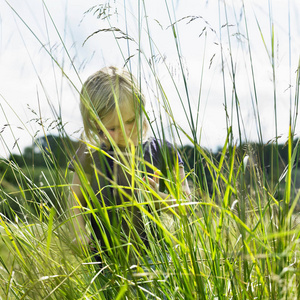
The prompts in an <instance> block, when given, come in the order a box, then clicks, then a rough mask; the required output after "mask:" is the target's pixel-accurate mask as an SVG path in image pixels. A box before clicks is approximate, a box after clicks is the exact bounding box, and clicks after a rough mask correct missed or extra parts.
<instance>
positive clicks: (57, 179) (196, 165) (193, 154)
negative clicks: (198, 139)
mask: <svg viewBox="0 0 300 300" xmlns="http://www.w3.org/2000/svg"><path fill="white" fill-rule="evenodd" d="M293 146H294V147H296V146H297V140H295V141H294V145H293ZM77 147H78V142H75V141H73V140H70V139H69V138H68V137H62V136H52V135H48V136H45V137H41V138H39V139H37V140H36V141H35V143H34V144H33V145H32V146H29V147H26V148H25V149H24V151H23V153H22V154H20V155H18V154H11V155H10V157H9V158H8V159H0V213H1V214H2V215H4V216H6V217H7V218H9V219H14V218H15V217H16V215H17V216H19V217H20V218H24V217H25V218H26V209H25V211H24V208H22V207H20V203H22V201H20V200H23V202H24V201H26V202H27V204H28V205H27V206H26V207H27V208H28V207H29V209H30V210H31V213H32V212H33V213H35V211H38V210H37V206H40V205H44V206H46V207H52V206H55V207H56V208H57V209H63V207H62V206H63V203H64V201H65V200H66V199H65V198H66V196H67V193H66V188H64V186H65V183H66V182H70V178H69V177H70V174H69V172H68V171H67V169H68V168H67V167H68V162H69V161H70V158H71V157H72V156H73V155H74V153H75V151H76V149H77ZM178 150H179V152H180V153H181V155H182V157H183V159H184V161H185V168H186V172H191V173H193V175H194V178H198V179H201V180H202V182H205V184H204V183H202V188H203V190H205V185H206V186H207V189H208V191H206V192H208V193H212V192H213V188H214V187H213V185H214V184H213V176H214V174H213V173H212V170H211V169H210V168H209V165H208V164H207V162H206V161H205V160H204V159H203V158H202V159H201V157H200V155H199V153H197V150H195V148H194V147H193V146H191V145H185V146H183V147H180V148H179V149H178ZM229 151H230V148H229V149H227V152H229ZM298 152H299V151H298ZM206 153H207V155H208V156H209V157H210V159H211V160H212V161H214V163H218V162H219V160H220V157H221V153H222V149H218V150H217V151H215V152H209V151H206ZM226 155H227V153H226V154H225V156H226ZM245 155H248V156H249V158H250V160H251V163H252V165H253V164H254V165H255V167H256V168H257V169H260V170H262V171H263V172H262V173H263V174H265V176H266V177H267V178H266V180H267V181H268V183H269V184H272V182H274V183H276V182H278V181H279V178H280V175H281V174H282V173H283V172H284V169H285V167H286V165H287V161H288V147H287V145H285V144H280V145H276V144H275V143H268V144H264V145H262V144H258V143H251V144H244V145H240V146H238V147H237V149H236V156H237V161H238V160H239V161H241V160H242V159H243V158H244V157H245ZM298 156H299V153H298V155H297V159H296V161H297V162H298V161H299V157H298ZM225 160H226V157H225ZM297 169H298V163H296V164H295V166H294V170H295V176H294V189H295V191H297V189H298V188H300V179H298V177H299V176H297ZM20 171H21V172H22V174H24V175H25V176H19V174H20V173H19V172H20ZM203 177H204V178H203ZM191 184H192V183H191ZM274 185H275V184H274ZM20 187H22V189H20ZM20 190H22V191H24V190H25V193H21V192H20ZM41 193H42V194H41ZM277 197H278V198H280V197H282V195H280V194H278V193H277ZM45 199H46V200H47V201H46V202H45ZM57 199H61V201H58V200H57ZM17 200H18V201H17Z"/></svg>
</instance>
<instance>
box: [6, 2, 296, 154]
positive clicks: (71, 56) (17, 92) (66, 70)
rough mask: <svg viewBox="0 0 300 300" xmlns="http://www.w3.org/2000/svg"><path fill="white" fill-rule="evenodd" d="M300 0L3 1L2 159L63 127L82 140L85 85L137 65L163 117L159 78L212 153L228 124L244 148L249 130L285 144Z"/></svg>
mask: <svg viewBox="0 0 300 300" xmlns="http://www.w3.org/2000/svg"><path fill="white" fill-rule="evenodd" d="M297 1H298V0H284V1H282V0H273V1H268V0H263V1H261V0H247V1H245V3H244V6H243V1H241V0H231V1H226V0H222V1H221V0H213V1H205V0H185V1H183V0H181V1H180V0H173V1H171V0H166V1H162V0H145V1H144V2H143V1H139V0H126V1H124V0H122V1H117V0H111V1H93V0H90V1H81V0H61V1H52V0H44V1H41V0H22V1H20V0H10V1H5V0H0V133H1V136H0V157H8V156H9V154H10V153H11V152H14V153H15V152H18V151H23V149H24V147H26V146H30V145H31V144H32V142H33V140H34V139H35V138H36V137H38V136H41V135H44V134H49V133H53V134H55V133H56V132H57V128H62V126H63V129H64V130H65V131H66V132H67V134H68V135H70V136H71V137H72V138H73V139H78V138H79V136H80V132H81V130H82V120H81V116H80V112H79V93H78V91H79V90H80V88H81V85H82V82H84V81H85V80H86V79H87V77H88V76H89V75H91V74H92V73H94V72H95V71H97V70H99V69H100V68H102V67H104V66H107V65H115V66H118V67H122V66H123V65H124V63H125V61H126V59H127V58H129V57H130V60H129V61H128V62H127V64H126V67H129V68H130V69H131V71H132V73H133V74H134V75H135V76H137V77H138V79H141V82H142V88H143V91H144V94H145V95H146V97H147V99H148V106H147V111H149V115H150V116H151V118H152V120H155V115H157V114H156V113H155V112H156V111H157V110H158V109H159V107H160V108H161V109H162V110H163V107H164V103H163V97H162V96H161V94H160V93H159V92H158V90H157V81H156V79H157V78H159V80H160V82H161V85H162V86H163V89H164V92H165V95H166V97H167V98H168V101H169V104H170V106H171V109H172V113H173V115H174V119H175V121H176V123H177V124H179V126H180V127H182V129H183V130H184V131H186V132H188V133H189V134H190V129H189V128H190V127H189V122H190V119H191V117H190V114H191V115H192V116H193V120H194V123H195V126H197V136H198V141H199V143H200V145H201V146H203V147H205V148H208V149H212V150H215V149H217V148H218V147H221V146H222V145H223V144H224V142H225V138H226V134H227V127H228V126H229V125H228V124H230V125H232V128H233V133H234V137H235V139H236V140H237V141H238V140H239V126H240V128H241V135H242V139H243V141H258V140H259V139H260V138H261V139H262V140H263V141H264V142H265V143H267V142H268V141H269V140H274V138H275V137H276V136H281V137H282V138H281V139H280V141H281V142H285V141H286V139H287V135H288V129H289V124H290V115H291V114H292V115H293V114H294V113H295V112H296V109H297V108H298V105H297V104H294V102H295V98H296V95H297V92H296V91H297V69H298V63H299V49H300V45H299V43H300V24H299V17H298V16H299V14H300V5H299V4H298V3H297ZM166 3H167V4H168V5H166ZM124 5H125V7H124ZM168 8H169V11H168ZM107 15H109V17H107ZM105 16H106V18H105ZM245 20H246V22H245ZM170 24H174V29H175V30H176V37H177V42H178V43H179V44H178V49H179V51H180V58H181V65H180V63H179V59H178V52H177V51H176V49H177V48H176V47H177V46H176V43H175V39H174V34H173V30H172V26H170ZM110 28H118V29H120V30H121V31H119V32H115V34H116V37H117V39H115V38H114V36H113V32H112V31H111V30H110ZM139 29H141V30H139ZM99 30H100V31H99ZM126 32H127V33H128V36H129V37H130V39H128V38H127V39H125V38H124V37H125V34H124V33H126ZM93 33H95V34H93ZM149 33H150V37H151V40H150V39H149ZM272 36H273V44H274V46H273V49H274V60H272V46H271V45H272ZM138 49H139V50H138ZM150 63H151V64H150ZM272 64H273V65H274V69H272ZM153 66H155V71H156V74H157V77H156V78H155V76H153V73H152V72H151V67H153ZM181 70H183V71H181ZM273 70H275V71H274V72H273ZM181 72H183V73H184V74H185V76H186V82H184V81H183V79H182V76H181V74H182V73H181ZM253 74H254V75H253ZM139 75H141V77H139ZM253 78H254V80H253ZM233 82H234V85H235V90H236V94H233V93H232V91H233ZM274 82H275V84H274ZM179 95H180V96H179ZM234 97H236V98H237V99H238V102H237V101H235V102H234V103H233V102H232V99H233V98H234ZM187 99H189V103H190V105H191V109H190V110H189V106H188V100H187ZM274 99H276V101H274ZM159 103H160V104H159ZM232 103H233V104H232ZM236 103H238V105H237V106H236ZM274 105H276V112H277V113H276V114H275V109H274ZM153 110H154V113H153ZM237 110H238V113H239V114H240V115H239V118H238V119H237V118H236V114H237ZM185 112H186V113H185ZM163 115H164V116H165V115H166V114H164V113H163ZM226 116H228V118H226ZM58 120H60V121H61V122H59V121H58ZM228 120H229V121H228ZM238 120H239V121H240V124H239V123H238ZM275 124H277V125H276V126H275ZM165 126H166V127H168V123H167V122H166V125H165ZM259 130H260V131H259ZM298 132H299V126H296V128H295V134H296V137H298V136H297V135H298ZM181 139H182V142H183V143H184V144H185V143H188V140H187V139H186V138H185V137H184V135H181Z"/></svg>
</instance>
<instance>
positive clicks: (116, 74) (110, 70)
mask: <svg viewBox="0 0 300 300" xmlns="http://www.w3.org/2000/svg"><path fill="white" fill-rule="evenodd" d="M116 101H117V102H118V106H119V107H120V106H122V105H124V104H125V105H127V104H129V103H132V104H133V107H134V110H135V111H136V113H137V114H138V115H139V118H141V119H140V120H141V123H140V124H142V126H141V127H142V132H141V133H140V134H141V135H142V136H144V135H145V134H146V131H147V129H148V125H147V120H146V118H145V115H144V107H145V104H146V103H145V97H144V96H143V94H142V93H141V91H140V89H139V88H138V85H137V81H136V79H135V78H134V76H133V75H132V74H131V73H130V72H128V71H126V70H124V69H119V68H116V67H105V68H103V69H101V70H99V71H97V72H96V73H94V74H93V75H91V76H90V77H89V78H88V79H87V80H86V81H85V83H84V84H83V86H82V89H81V93H80V111H81V115H82V119H83V126H84V133H85V136H86V138H87V139H88V140H89V141H90V142H92V143H96V144H98V143H99V142H100V144H101V143H103V142H104V135H103V133H102V132H101V130H100V131H99V126H98V124H99V120H100V121H101V120H102V119H103V118H104V117H105V116H106V115H107V114H109V113H111V112H112V111H114V110H115V109H116ZM137 120H138V118H137ZM137 123H138V122H137ZM137 125H139V124H137Z"/></svg>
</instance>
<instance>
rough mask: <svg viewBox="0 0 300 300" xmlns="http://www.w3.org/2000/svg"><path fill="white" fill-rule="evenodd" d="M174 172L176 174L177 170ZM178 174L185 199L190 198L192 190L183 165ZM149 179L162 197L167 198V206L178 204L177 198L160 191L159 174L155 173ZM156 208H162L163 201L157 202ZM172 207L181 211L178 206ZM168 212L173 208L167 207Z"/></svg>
mask: <svg viewBox="0 0 300 300" xmlns="http://www.w3.org/2000/svg"><path fill="white" fill-rule="evenodd" d="M174 174H175V170H174ZM178 175H179V180H180V182H181V191H182V194H183V195H184V199H185V200H190V198H191V196H190V195H191V191H190V188H189V185H188V182H187V179H186V178H185V177H186V176H185V171H184V167H183V166H179V174H178ZM148 181H149V184H150V186H151V188H152V189H153V190H154V191H155V192H156V193H157V194H158V195H159V196H160V197H161V199H163V200H165V205H166V206H171V205H174V204H178V200H177V199H172V198H170V195H169V194H166V193H162V192H160V191H159V177H158V176H157V174H154V176H153V178H148ZM155 208H156V209H161V203H160V202H155ZM172 209H174V210H175V212H176V213H180V210H179V207H178V206H175V207H172ZM166 212H167V213H171V210H169V209H167V210H166Z"/></svg>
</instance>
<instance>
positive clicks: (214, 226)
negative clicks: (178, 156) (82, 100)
mask: <svg viewBox="0 0 300 300" xmlns="http://www.w3.org/2000/svg"><path fill="white" fill-rule="evenodd" d="M126 3H127V2H125V1H124V4H123V5H124V15H122V16H120V17H122V18H124V24H125V25H124V27H120V28H119V27H116V26H115V23H114V22H115V19H114V14H113V15H112V16H111V13H112V10H109V9H108V6H107V5H108V4H109V2H108V4H106V5H99V6H95V7H93V8H91V9H90V10H89V11H88V12H86V13H87V14H94V15H95V17H96V16H98V18H100V19H101V20H102V22H106V23H101V24H106V25H105V26H106V27H105V26H104V25H103V27H101V28H100V29H99V31H97V32H92V33H91V35H90V36H89V37H87V41H88V40H90V39H93V38H96V37H97V35H101V34H112V35H113V36H114V38H115V42H116V45H117V46H118V47H119V49H120V55H121V56H122V57H123V59H124V65H125V67H126V68H128V69H129V70H131V71H132V72H133V73H134V74H135V75H136V74H137V78H138V79H139V82H140V84H141V87H145V89H146V91H150V92H148V93H149V94H151V95H152V99H153V100H152V101H151V108H153V111H154V113H152V112H148V111H149V110H146V111H145V113H146V116H147V118H148V120H149V123H150V128H151V134H152V135H155V136H157V137H158V138H160V139H169V140H171V141H172V142H177V144H178V145H179V146H182V144H181V143H184V142H182V141H188V142H189V144H190V145H192V146H193V148H194V150H195V151H193V152H192V153H188V152H184V151H183V152H182V156H183V159H184V161H185V167H186V174H187V179H188V181H189V183H190V186H191V190H192V195H191V198H187V197H186V195H184V193H182V188H181V183H180V182H179V180H178V176H177V175H178V174H177V175H176V174H175V176H174V175H173V174H171V172H170V174H169V177H168V178H167V179H168V180H165V181H166V186H167V189H168V191H169V193H170V195H171V197H172V198H174V199H176V200H177V202H176V204H174V207H173V208H171V209H169V210H170V211H171V214H168V215H167V214H164V213H161V212H160V211H157V210H156V209H155V208H154V207H153V202H154V201H161V203H162V208H163V207H164V205H163V202H164V201H163V200H162V199H160V198H159V197H157V196H158V195H156V193H155V191H154V190H153V189H151V186H150V185H149V184H148V183H147V181H144V180H143V176H144V175H145V173H144V170H143V169H139V168H137V160H136V159H135V157H136V153H135V151H138V149H135V148H130V149H131V152H130V153H129V154H130V155H129V159H126V157H124V155H123V154H122V153H118V154H119V156H118V159H117V160H116V164H117V165H118V167H119V168H120V170H121V172H124V174H125V177H126V176H128V178H129V180H130V183H129V184H128V186H129V187H128V186H126V185H125V186H124V185H122V186H121V185H119V184H118V182H116V181H114V180H113V181H112V182H111V185H112V186H113V187H114V188H115V189H116V190H117V191H118V194H119V196H120V197H122V199H123V202H122V204H121V205H119V206H118V207H114V206H110V207H103V206H101V204H100V203H99V200H98V198H97V196H96V195H95V193H94V191H93V190H92V188H91V186H90V183H89V181H88V179H87V178H86V176H85V174H84V172H83V170H82V169H81V168H80V166H78V168H77V173H78V174H79V176H80V179H81V182H82V192H83V195H84V197H85V199H86V201H87V207H81V204H80V202H78V205H77V206H76V207H72V208H71V211H72V210H75V209H76V208H80V209H82V215H83V216H84V218H86V219H87V220H88V219H89V217H90V216H91V215H93V216H94V217H95V218H96V219H97V216H101V221H99V220H100V219H99V218H98V222H99V225H100V226H101V222H105V223H106V225H107V224H109V223H110V221H111V220H108V219H107V218H106V214H107V211H109V210H120V211H122V212H123V218H124V219H126V221H127V223H128V224H129V231H128V232H127V233H126V235H124V232H122V231H120V230H119V231H118V230H116V228H114V227H113V226H112V227H111V228H110V230H109V231H108V232H107V233H106V234H107V244H109V253H105V252H103V251H102V249H101V246H100V245H99V244H98V243H97V241H95V245H94V247H95V249H97V252H98V255H100V256H101V258H102V261H103V263H102V264H101V265H100V266H99V264H97V263H95V261H94V260H93V256H94V255H95V254H94V253H93V252H91V251H90V250H89V247H88V246H86V245H84V244H81V243H80V239H79V236H80V232H74V228H73V226H74V224H73V222H72V220H71V219H72V218H73V219H74V214H72V212H70V211H69V210H68V209H67V203H68V198H69V197H70V195H71V192H70V188H71V183H70V182H71V175H72V174H70V172H69V171H68V168H67V166H62V165H61V163H60V161H59V160H58V159H57V157H56V156H55V154H54V150H53V146H52V148H51V145H50V143H49V142H48V140H47V139H46V142H47V145H48V146H47V147H42V145H41V144H40V140H36V143H37V144H36V145H37V147H39V149H40V150H39V152H40V153H41V155H42V157H43V160H44V163H45V166H46V167H45V168H44V172H43V173H40V172H41V171H39V170H38V169H37V168H35V167H34V163H33V162H31V163H30V164H29V163H28V161H25V160H24V161H23V163H24V165H25V166H24V167H21V166H20V165H21V163H20V161H16V160H15V161H14V160H10V161H9V160H3V161H2V162H1V164H2V167H1V170H3V173H1V175H0V186H1V190H0V199H1V204H2V207H4V206H5V209H6V212H7V213H5V214H4V213H1V215H0V236H1V242H0V265H1V267H0V282H1V285H0V286H1V289H0V296H1V298H3V299H137V298H138V299H139V298H140V299H149V298H150V299H152V298H153V299H298V298H299V295H300V285H299V280H300V273H299V267H300V265H299V242H298V241H299V236H300V229H299V225H298V223H297V214H296V212H295V208H296V206H297V202H298V199H299V197H300V193H299V192H297V191H296V192H295V189H294V182H295V178H294V177H293V176H294V175H293V174H294V173H293V168H294V169H295V168H297V165H298V160H299V150H298V149H299V145H298V142H297V141H296V142H295V139H294V135H295V133H296V132H295V127H296V122H297V108H298V99H299V66H298V65H297V66H294V65H290V69H291V70H294V69H297V78H296V83H295V90H294V91H293V93H292V92H291V98H292V97H294V99H295V100H294V102H293V101H291V107H290V121H289V124H286V126H287V128H289V134H288V137H287V139H286V147H287V148H288V161H287V162H286V164H285V165H284V166H282V164H281V161H280V155H279V145H278V139H277V135H278V132H277V129H278V122H277V118H279V112H278V110H277V105H276V104H277V101H278V99H277V82H276V74H277V73H276V72H277V68H276V59H275V53H276V43H275V35H274V31H275V29H276V28H275V25H274V23H273V19H272V14H271V9H272V8H271V6H270V15H269V21H270V35H266V34H265V33H264V31H263V29H262V28H261V26H260V22H259V20H257V29H258V31H257V32H259V34H260V37H259V38H260V41H261V42H262V43H263V44H264V45H265V49H266V52H267V54H268V57H269V62H268V65H267V66H266V67H268V68H270V69H271V70H272V83H273V87H272V91H271V92H272V94H273V101H274V106H273V110H274V111H273V112H274V115H275V116H276V117H275V124H274V128H275V133H276V136H274V147H272V151H273V152H272V158H271V159H270V166H266V165H265V160H266V157H264V155H262V156H258V149H256V148H254V147H253V146H252V145H251V143H250V142H249V140H248V137H247V133H246V130H245V127H246V126H247V125H246V124H245V121H244V119H243V114H242V110H241V99H240V98H239V91H240V87H239V83H240V81H239V80H238V79H239V78H238V76H239V73H238V72H237V64H238V61H236V59H237V58H236V57H237V56H236V55H237V53H236V52H235V49H233V46H232V44H233V42H236V36H239V37H240V36H242V35H244V36H245V41H246V42H244V43H241V47H242V50H243V51H244V52H243V53H247V54H248V55H245V57H244V62H245V65H246V66H248V67H249V69H247V70H249V74H250V75H249V76H250V77H249V93H250V94H251V99H252V107H253V110H254V115H255V118H256V119H255V121H256V125H257V135H258V137H257V138H258V141H259V143H260V144H261V145H263V144H264V143H265V141H264V139H263V135H264V133H263V129H262V126H261V125H262V124H261V118H262V116H261V114H260V111H259V103H260V101H262V99H260V97H259V94H258V92H257V79H256V76H258V75H256V73H255V65H254V61H253V59H252V46H253V45H252V43H251V42H252V40H251V38H250V32H249V31H248V25H249V24H248V21H247V14H248V11H247V9H246V7H245V6H244V5H242V11H241V17H240V18H241V20H239V19H238V17H236V18H237V19H236V24H237V25H236V27H235V29H236V30H237V32H235V35H233V34H232V32H231V28H230V27H231V26H229V25H230V23H229V22H232V20H230V21H229V19H228V9H231V8H229V7H228V6H227V5H226V2H221V1H219V7H218V9H219V12H218V13H219V20H220V23H219V28H209V26H210V25H209V23H208V22H206V25H207V27H206V28H207V29H204V30H203V33H204V36H203V37H205V39H204V45H205V47H208V46H206V42H207V43H209V42H210V40H209V34H210V33H211V34H213V35H215V36H217V37H218V39H219V41H218V45H219V51H220V56H219V57H220V62H221V68H220V69H221V75H222V76H221V77H222V78H223V82H222V89H223V91H224V94H223V97H224V105H225V109H224V114H225V116H226V118H225V120H226V122H225V124H224V126H226V130H227V136H226V138H224V142H223V145H222V147H221V148H220V151H219V153H218V156H215V155H213V154H212V153H210V152H209V151H207V150H205V149H203V148H202V147H201V141H202V140H201V137H202V132H201V128H200V127H201V126H200V124H201V123H200V120H199V115H201V109H202V102H201V101H204V100H203V95H202V93H203V91H202V84H203V81H204V79H205V76H206V75H205V70H206V69H205V65H209V67H210V66H211V64H212V63H213V59H214V58H213V57H210V58H207V57H206V56H205V55H206V54H205V51H204V52H203V57H202V58H201V59H203V70H201V72H200V75H199V76H200V78H199V91H198V95H199V97H198V99H197V101H196V103H195V100H194V98H193V97H192V96H191V95H192V93H191V87H190V86H189V80H188V72H187V71H188V70H187V69H186V67H185V61H184V53H183V52H182V44H181V38H182V36H181V35H180V29H179V28H180V27H179V24H180V23H182V22H185V21H187V23H191V22H194V21H195V20H197V18H198V19H204V20H205V18H203V17H200V16H199V17H195V16H184V17H183V18H180V19H177V17H176V15H175V9H174V5H175V3H173V2H168V1H166V2H165V3H164V9H165V11H166V18H165V20H168V21H167V24H168V25H167V27H168V28H167V29H166V31H167V32H168V34H169V37H171V39H172V41H173V46H172V47H173V54H176V63H177V65H178V68H177V69H176V74H175V71H174V69H172V66H170V65H169V64H168V63H167V61H166V60H165V59H164V57H163V54H162V53H160V45H159V44H157V43H156V38H155V36H153V35H152V33H151V24H150V23H149V22H150V18H149V17H147V16H148V13H147V10H148V6H147V5H148V4H147V3H146V2H145V1H137V11H138V13H137V15H136V18H135V16H133V15H131V14H130V10H129V9H128V8H127V7H126V5H127V4H126ZM44 5H45V4H44ZM112 5H113V4H112ZM45 8H46V6H45ZM46 11H47V10H46ZM15 12H16V16H17V17H18V18H20V19H21V20H23V19H22V15H21V14H18V13H17V10H16V11H15ZM47 12H48V11H47ZM125 12H126V14H125ZM48 13H49V12H48ZM24 22H25V21H24ZM157 22H158V21H157ZM132 23H133V24H135V25H136V28H137V33H136V35H135V32H134V31H133V32H130V29H129V26H127V25H128V24H132ZM158 23H159V22H158ZM242 23H243V28H245V31H244V32H240V31H239V30H240V27H239V26H242V25H241V24H242ZM165 24H166V23H164V24H159V26H161V27H163V26H164V25H165ZM224 24H225V25H224ZM119 25H120V24H119ZM121 25H122V24H121ZM52 26H54V27H55V24H52ZM186 26H188V25H186ZM55 28H56V27H55ZM208 28H209V29H208ZM29 30H30V28H29ZM208 30H210V31H208ZM241 30H242V29H241ZM32 33H33V34H34V32H32ZM58 34H60V33H59V32H58ZM34 36H35V37H36V38H37V41H38V42H40V43H41V44H43V43H42V41H41V40H39V39H38V37H37V36H36V35H35V34H34ZM267 40H270V44H268V42H267ZM87 41H86V42H87ZM61 42H62V44H63V40H62V39H61ZM132 44H133V45H134V47H133V46H132ZM63 46H64V44H63ZM64 49H65V51H66V52H67V47H64ZM136 49H137V50H136ZM67 53H68V52H67ZM48 54H49V59H53V60H54V62H55V64H56V65H58V67H59V68H60V69H61V70H62V71H63V72H64V69H63V67H62V66H61V65H59V63H58V61H57V60H56V59H55V58H54V57H53V56H52V55H51V52H48ZM290 55H291V54H290ZM69 58H70V56H69ZM70 60H71V58H70ZM71 61H72V60H71ZM290 61H291V60H290ZM162 66H163V68H164V69H162ZM73 67H74V68H75V65H73ZM162 70H164V71H162ZM161 72H162V73H163V74H164V75H165V74H167V75H168V76H169V78H170V80H169V82H170V85H172V89H173V90H175V91H176V94H172V97H174V96H176V97H177V99H178V101H177V102H176V105H177V107H174V105H173V104H174V99H173V98H172V99H171V98H170V96H169V95H168V93H169V92H170V87H169V86H168V84H165V83H164V81H163V80H162V79H161V75H160V74H161ZM65 73H66V72H65ZM228 73H229V75H230V79H231V82H229V81H228V76H227V75H228ZM176 76H177V78H178V81H177V80H176ZM144 77H145V78H147V77H150V78H151V79H152V81H151V84H148V83H145V81H144V80H143V79H144ZM66 78H67V79H69V78H70V77H68V76H66ZM147 82H149V81H147ZM71 84H72V82H71ZM218 84H220V83H218ZM290 84H291V85H292V83H291V82H290ZM220 85H221V84H220ZM228 91H230V92H228ZM229 95H230V96H229ZM229 97H230V98H229ZM178 105H179V106H180V110H181V111H182V115H184V118H185V126H183V125H182V123H180V124H179V123H178V122H177V120H176V117H175V115H176V114H175V110H178ZM195 110H197V113H196V114H195V113H194V111H195ZM55 118H57V119H58V120H59V121H60V119H61V118H62V116H60V113H57V114H56V112H55ZM58 123H61V122H58ZM41 126H42V127H43V124H41ZM24 127H26V124H24ZM43 129H45V128H43ZM44 133H45V138H46V137H47V132H46V131H44ZM58 133H59V136H60V139H58V141H60V142H59V143H58V147H60V150H61V151H62V152H63V153H64V155H65V156H66V157H67V158H68V159H71V158H72V156H73V154H74V151H75V149H74V148H73V144H72V143H71V142H70V141H69V140H68V134H67V133H66V132H65V131H64V127H63V126H62V127H59V130H58ZM33 136H34V134H33ZM91 147H92V146H91ZM93 149H94V151H99V152H101V151H102V150H101V149H99V148H98V147H95V146H93ZM179 149H180V147H179ZM8 150H9V151H10V149H8ZM22 155H24V153H23V154H22ZM191 157H192V160H191ZM191 161H192V163H191ZM267 170H270V171H267ZM34 173H38V177H36V176H35V175H34ZM39 173H40V174H39ZM8 175H10V176H11V177H12V178H13V180H14V182H15V185H10V184H9V183H8V181H7V179H8ZM158 176H160V175H158ZM41 182H42V184H41ZM128 189H129V190H131V191H133V190H135V191H138V193H130V192H128ZM74 197H75V199H76V196H74ZM157 198H158V200H157ZM155 199H156V200H155ZM147 205H149V206H151V207H152V209H153V211H152V213H149V211H148V210H147V209H146V207H147ZM132 206H134V207H135V208H137V209H139V210H140V211H141V214H142V216H143V222H144V224H146V225H145V226H146V228H147V235H148V238H149V240H150V248H149V249H143V250H142V251H140V250H139V249H138V248H136V240H137V241H138V239H139V237H138V235H137V233H136V231H135V229H134V227H133V226H131V224H132V218H131V215H130V207H132ZM176 207H178V209H179V211H178V210H177V209H176ZM162 210H163V209H162ZM87 224H88V225H87V230H88V231H90V232H91V234H93V231H92V228H91V226H90V225H89V222H87ZM108 228H109V226H108ZM153 228H155V231H154V232H153ZM74 238H75V242H74V240H73V239H74Z"/></svg>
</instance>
